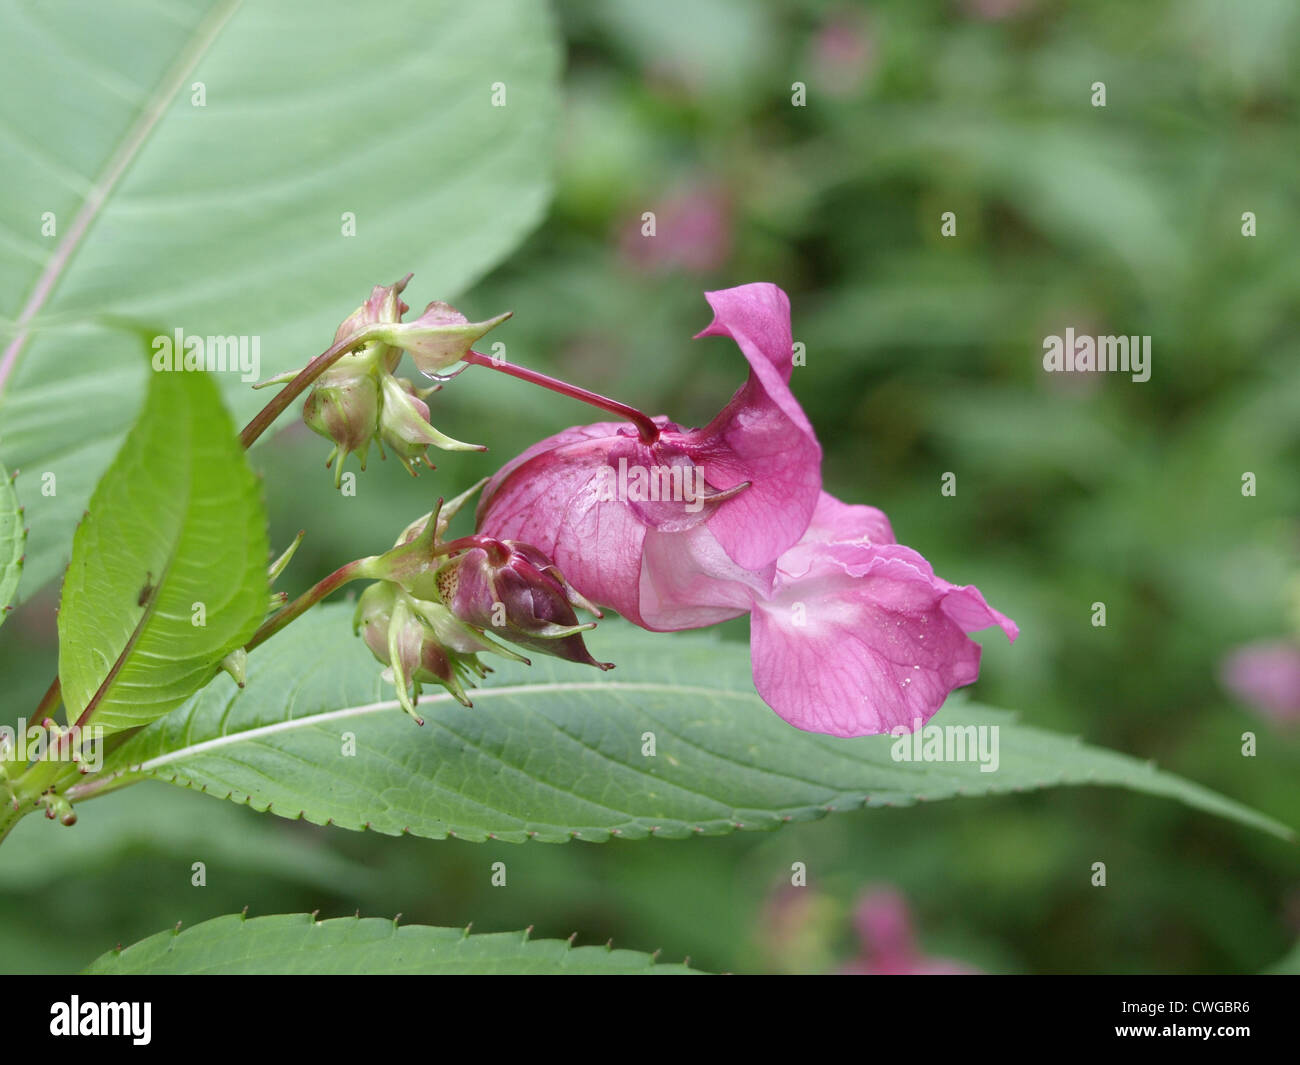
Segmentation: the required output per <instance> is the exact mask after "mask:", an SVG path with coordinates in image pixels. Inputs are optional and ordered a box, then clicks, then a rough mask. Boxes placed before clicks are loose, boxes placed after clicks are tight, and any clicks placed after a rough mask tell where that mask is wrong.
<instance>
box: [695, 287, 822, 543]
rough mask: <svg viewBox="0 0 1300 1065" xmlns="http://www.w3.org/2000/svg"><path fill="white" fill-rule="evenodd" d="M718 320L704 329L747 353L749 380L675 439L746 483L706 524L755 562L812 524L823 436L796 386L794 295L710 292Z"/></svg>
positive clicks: (718, 480)
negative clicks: (723, 404) (792, 328)
mask: <svg viewBox="0 0 1300 1065" xmlns="http://www.w3.org/2000/svg"><path fill="white" fill-rule="evenodd" d="M705 298H706V299H708V301H709V304H710V306H711V307H712V308H713V313H714V317H713V321H712V322H711V323H710V324H709V326H708V328H707V329H705V330H704V331H703V332H701V333H699V334H698V336H699V337H708V336H726V337H730V338H731V339H732V340H734V341H735V342H736V344H737V345H738V346H739V347H740V350H741V351H742V352H743V353H744V355H745V358H746V359H747V360H748V361H749V368H750V374H749V380H748V381H746V383H745V384H744V385H743V386H742V387H741V388H740V389H739V390H738V391H737V392H736V394H735V395H734V396H733V397H732V398H731V402H729V403H728V404H727V406H726V407H725V408H723V410H722V412H721V413H720V414H718V416H717V417H716V418H714V419H713V421H712V422H710V423H709V424H708V426H706V427H705V428H703V429H696V430H693V431H691V432H690V433H685V434H683V435H682V436H681V437H680V438H679V439H678V441H677V442H678V443H680V444H681V445H682V447H683V448H684V449H685V450H686V451H687V453H688V454H690V455H691V456H692V458H694V459H695V460H696V461H697V462H699V463H701V464H702V465H703V466H704V473H705V476H706V478H707V479H708V482H709V484H711V485H713V486H715V487H716V488H719V489H727V488H733V487H735V486H736V485H738V484H742V483H744V482H745V481H749V482H750V487H749V488H748V489H746V490H745V491H743V492H741V493H740V494H739V495H738V496H736V497H735V498H734V499H731V500H728V501H727V502H725V503H723V504H722V505H721V506H719V508H718V511H717V513H716V514H714V515H713V516H712V517H711V518H710V519H709V527H710V529H712V531H713V534H714V535H715V536H716V537H717V539H718V542H719V543H720V544H721V545H722V547H723V550H725V551H726V552H727V554H728V555H729V556H730V557H731V558H732V559H733V560H734V561H735V562H737V563H738V564H739V565H741V566H743V567H745V568H746V569H759V568H761V567H763V566H766V565H767V564H768V563H769V562H772V561H774V560H775V559H776V558H777V556H778V555H780V554H781V552H782V551H784V550H785V549H786V548H788V547H790V546H791V545H792V544H794V543H795V542H796V541H797V540H798V539H799V537H800V536H802V535H803V532H804V530H805V529H806V528H807V527H808V522H809V521H810V520H811V518H812V515H813V510H814V509H815V507H816V505H817V499H818V495H819V493H820V491H821V457H822V451H821V446H820V445H819V444H818V443H817V437H816V435H815V434H814V433H813V429H812V426H811V425H810V424H809V423H808V418H807V416H806V415H805V414H804V412H803V409H802V408H801V407H800V406H799V402H798V400H796V399H795V398H794V394H793V393H792V392H791V391H790V375H791V372H792V370H793V343H792V339H791V331H790V301H789V299H788V298H787V297H786V294H785V293H784V292H782V291H781V290H780V289H779V288H777V287H776V286H775V285H772V284H767V283H760V284H752V285H741V286H739V287H737V288H729V289H723V290H721V291H718V292H706V293H705Z"/></svg>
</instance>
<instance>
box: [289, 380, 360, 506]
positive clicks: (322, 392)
mask: <svg viewBox="0 0 1300 1065" xmlns="http://www.w3.org/2000/svg"><path fill="white" fill-rule="evenodd" d="M302 418H303V421H305V422H306V423H307V425H308V426H310V427H311V429H313V430H314V431H315V432H317V433H319V434H320V435H321V436H323V437H325V438H327V439H328V440H331V441H333V443H334V450H332V451H331V452H330V456H329V459H328V461H326V463H325V465H326V466H327V467H328V466H330V465H332V464H333V462H334V460H335V459H336V458H337V459H338V463H339V464H338V467H337V468H336V469H335V471H334V483H335V484H336V485H338V484H339V483H341V482H342V479H343V461H344V459H346V458H347V456H348V455H350V454H351V453H352V452H354V451H355V452H356V453H357V455H358V456H360V458H361V468H362V469H363V470H364V469H365V468H366V453H367V452H368V451H369V450H370V441H371V440H372V439H373V438H374V435H375V431H376V429H377V427H378V425H379V386H378V384H377V383H376V382H375V378H374V376H373V375H372V374H370V373H368V372H365V371H362V372H360V373H358V372H357V370H356V369H355V368H354V367H351V366H347V367H342V368H340V367H331V368H330V369H329V370H327V371H326V372H325V373H323V374H322V375H321V377H320V380H319V381H318V382H317V384H316V387H315V388H313V389H312V391H311V395H309V396H308V397H307V402H306V403H305V404H304V406H303V411H302Z"/></svg>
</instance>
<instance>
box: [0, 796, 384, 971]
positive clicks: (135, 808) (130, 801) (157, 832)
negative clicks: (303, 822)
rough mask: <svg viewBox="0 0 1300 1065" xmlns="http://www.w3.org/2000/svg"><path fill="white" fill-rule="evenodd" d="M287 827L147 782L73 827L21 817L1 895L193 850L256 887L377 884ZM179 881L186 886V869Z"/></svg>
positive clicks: (83, 815) (7, 850)
mask: <svg viewBox="0 0 1300 1065" xmlns="http://www.w3.org/2000/svg"><path fill="white" fill-rule="evenodd" d="M178 800H179V801H178ZM289 827H290V826H287V825H285V824H284V823H283V822H282V821H277V820H275V819H274V818H266V817H262V818H259V817H256V816H255V815H253V814H250V813H249V812H248V811H247V810H242V809H239V808H238V807H234V806H230V805H228V804H224V803H215V802H209V801H208V800H207V799H205V798H204V797H203V796H202V795H199V794H198V793H186V792H178V791H176V790H174V789H172V788H167V787H165V786H164V785H162V784H154V783H148V784H144V785H142V786H141V787H138V788H130V789H129V790H127V791H124V792H122V793H121V794H120V795H115V796H114V797H113V801H112V802H97V803H91V804H89V805H86V806H83V807H81V808H80V809H79V810H78V811H77V823H76V824H75V825H73V826H72V827H71V828H68V827H65V826H64V825H61V824H59V823H58V822H57V821H50V820H47V819H46V818H44V817H27V818H24V819H23V820H22V821H21V822H20V823H19V824H17V825H16V826H15V827H14V830H13V832H12V833H11V834H10V836H9V837H8V838H7V839H6V840H5V844H4V860H3V861H0V892H9V893H11V894H17V893H30V894H33V896H34V895H35V894H36V893H39V892H42V891H45V890H49V889H51V888H52V887H53V886H55V885H58V884H60V883H65V884H66V883H80V884H83V885H87V886H89V885H91V884H96V885H101V884H104V883H107V882H108V880H109V879H110V878H111V876H112V874H113V873H114V871H116V870H122V871H125V873H124V875H128V876H129V875H132V872H131V871H133V870H136V869H138V868H139V867H140V865H141V864H142V863H145V862H148V861H149V860H150V859H154V860H156V861H157V862H162V863H173V864H174V863H175V862H176V861H177V860H178V859H180V858H184V859H185V861H184V863H182V864H183V867H184V868H185V869H189V864H188V863H189V862H190V861H191V860H192V859H193V858H194V857H199V856H201V857H202V858H203V861H204V862H205V864H206V865H208V866H209V867H211V868H220V869H222V870H224V871H225V872H226V873H232V872H236V873H237V872H241V871H242V872H246V873H249V874H250V875H252V876H256V877H258V878H260V879H261V881H262V883H268V882H270V881H274V880H279V881H281V882H285V883H294V884H303V885H307V886H309V887H311V888H312V889H314V890H316V891H328V892H334V893H339V892H345V893H347V894H349V895H351V894H358V893H362V892H366V891H373V890H375V889H376V888H377V887H378V881H379V878H380V873H379V872H378V871H377V870H375V869H373V868H371V867H369V866H367V865H365V864H363V863H362V862H360V861H357V860H354V859H350V858H346V857H344V856H343V855H342V854H339V853H338V852H336V851H335V850H333V849H331V848H328V847H322V846H320V845H319V844H318V843H317V842H316V841H315V840H313V839H311V838H310V837H309V836H307V835H305V834H300V833H295V832H286V828H289ZM182 882H183V883H184V884H186V885H188V884H189V883H190V880H189V874H188V873H187V874H186V876H185V877H184V878H183V881H182ZM109 905H111V903H109ZM146 927H147V926H146ZM3 954H4V951H3V950H0V957H3Z"/></svg>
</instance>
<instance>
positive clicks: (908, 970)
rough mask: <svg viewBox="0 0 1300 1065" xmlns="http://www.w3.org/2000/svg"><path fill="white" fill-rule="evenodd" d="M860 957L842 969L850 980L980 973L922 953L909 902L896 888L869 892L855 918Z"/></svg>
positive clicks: (861, 900) (957, 962)
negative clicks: (862, 977)
mask: <svg viewBox="0 0 1300 1065" xmlns="http://www.w3.org/2000/svg"><path fill="white" fill-rule="evenodd" d="M853 925H854V928H855V930H856V931H857V933H858V941H859V943H860V947H859V950H858V956H857V957H856V958H855V959H854V960H853V961H851V962H849V963H848V964H847V965H845V966H843V967H842V968H841V969H840V972H841V973H842V974H844V975H846V976H977V975H980V970H978V969H976V968H973V967H972V966H969V965H966V964H964V963H963V962H960V961H954V960H952V959H950V958H935V957H931V956H929V955H926V954H924V953H922V951H921V949H920V947H919V946H918V945H917V943H916V940H915V936H914V934H913V932H912V922H911V916H910V914H909V912H908V906H907V900H906V899H905V898H904V897H903V895H902V893H901V892H899V891H897V890H895V889H894V888H888V887H880V888H873V889H871V890H869V891H868V892H867V893H866V894H864V895H863V896H862V898H861V899H860V900H859V902H858V905H857V908H856V910H855V911H854V914H853Z"/></svg>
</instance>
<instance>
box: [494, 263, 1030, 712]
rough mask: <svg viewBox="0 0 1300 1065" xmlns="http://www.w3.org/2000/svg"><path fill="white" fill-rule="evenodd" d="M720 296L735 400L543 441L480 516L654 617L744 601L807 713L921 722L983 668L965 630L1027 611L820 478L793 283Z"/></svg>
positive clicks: (767, 659) (656, 623)
mask: <svg viewBox="0 0 1300 1065" xmlns="http://www.w3.org/2000/svg"><path fill="white" fill-rule="evenodd" d="M707 296H708V300H709V302H710V304H711V305H712V306H713V309H714V315H715V317H714V320H713V323H712V324H711V325H710V326H709V328H708V329H706V330H704V332H703V333H701V334H700V335H701V336H715V335H724V336H730V337H732V338H733V339H734V340H735V341H736V343H737V344H738V345H739V346H740V349H741V350H742V351H743V352H744V353H745V356H746V358H747V359H748V360H749V364H750V375H749V380H748V381H747V382H746V384H745V386H744V387H743V388H741V389H740V390H739V391H738V392H737V393H736V394H735V396H733V397H732V400H731V402H730V403H728V404H727V406H726V407H725V408H724V409H723V411H722V412H721V413H720V414H719V415H718V416H717V417H716V418H714V419H713V421H712V422H710V423H709V425H708V426H707V427H706V428H704V429H694V430H685V429H682V428H680V427H679V426H677V425H675V424H674V423H672V422H670V421H668V420H667V419H666V418H656V419H653V424H650V423H649V422H648V421H644V422H643V424H642V427H641V430H640V432H638V430H637V429H634V428H631V427H629V426H626V425H623V424H622V423H609V422H605V423H599V424H596V425H588V426H581V427H578V428H573V429H568V430H565V431H564V432H562V433H559V434H558V435H556V436H553V437H551V438H550V439H548V440H544V441H542V442H541V443H540V444H537V445H535V446H534V447H532V448H529V449H528V450H527V451H525V452H524V453H523V454H522V455H520V456H519V457H518V458H516V459H515V460H514V461H512V462H510V463H508V464H507V465H506V466H505V467H504V468H503V469H502V470H501V471H500V472H499V473H498V474H497V475H496V476H495V477H494V478H493V479H492V480H491V481H490V482H489V483H488V486H487V488H486V489H485V491H484V494H483V498H482V501H481V503H480V505H479V512H478V522H479V531H480V532H481V533H483V534H486V535H487V536H491V537H495V538H498V539H503V540H522V541H524V542H526V543H531V544H534V545H536V547H537V548H539V549H540V550H541V551H542V552H543V553H544V554H545V555H547V556H549V557H550V558H552V559H553V560H554V562H555V565H556V566H558V567H559V569H560V570H561V571H562V572H563V573H564V574H565V576H566V577H567V578H568V580H569V581H570V582H571V584H572V586H573V587H574V588H575V589H576V590H577V591H578V592H579V593H580V594H581V595H583V596H585V597H586V598H587V599H588V600H590V601H592V602H594V603H598V604H600V605H602V606H609V607H612V608H613V609H615V610H617V611H619V613H621V614H623V615H624V616H625V617H627V618H628V619H629V620H631V621H633V622H635V623H636V624H637V625H640V626H642V627H643V628H647V629H653V630H659V631H673V630H679V629H694V628H701V627H703V626H705V625H712V624H715V623H717V622H719V621H724V620H727V619H729V618H735V617H740V616H742V615H744V614H746V613H748V614H750V615H751V619H750V652H751V659H752V662H753V670H754V684H755V687H756V688H757V689H758V692H759V694H760V695H761V696H762V697H763V699H764V701H765V702H767V704H768V705H769V706H771V707H772V709H773V710H775V711H776V712H777V714H778V715H780V716H781V717H782V718H784V719H785V720H786V721H788V722H789V723H790V724H792V725H794V726H795V727H796V728H799V729H803V730H805V731H810V732H821V733H826V734H829V735H832V736H863V735H873V734H879V733H885V732H892V731H894V730H896V729H900V728H901V729H904V730H906V731H912V730H913V729H915V728H916V727H918V726H919V725H920V724H922V723H923V722H925V721H927V720H928V719H929V718H930V717H931V716H932V715H933V714H934V713H935V711H937V710H938V709H939V707H940V706H941V705H943V702H944V700H945V699H946V698H947V696H948V694H949V693H950V692H951V691H952V690H953V689H954V688H958V687H961V686H962V685H965V684H970V683H973V682H974V681H975V679H976V678H977V677H978V675H979V661H980V646H979V644H977V643H975V642H974V641H973V640H971V639H970V638H969V637H968V635H967V634H968V633H971V632H975V631H977V630H979V629H983V628H986V627H988V626H990V625H999V626H1001V628H1002V630H1003V631H1004V632H1005V633H1006V634H1007V637H1008V638H1009V639H1011V640H1014V639H1015V638H1016V636H1017V635H1018V631H1019V630H1018V629H1017V628H1016V625H1015V623H1014V622H1013V621H1011V620H1010V619H1009V618H1007V617H1006V616H1005V615H1003V614H1000V613H999V612H997V611H996V610H993V609H992V608H990V607H989V605H988V604H987V603H986V602H985V601H984V597H983V596H982V595H981V594H980V592H979V590H978V589H976V588H974V587H973V586H970V585H966V586H957V585H953V584H949V583H948V582H947V581H945V580H943V579H941V578H939V577H937V576H936V575H935V573H934V570H933V569H932V568H931V566H930V564H929V563H928V562H927V561H926V560H925V559H924V558H922V557H921V556H920V555H919V554H918V553H917V552H915V551H913V550H912V549H910V548H907V547H903V546H902V545H900V544H898V543H897V542H896V541H895V539H894V534H893V530H892V529H891V528H890V524H889V520H888V519H887V518H886V517H885V515H884V514H883V513H881V512H880V511H879V510H877V509H875V508H874V507H867V506H850V505H848V504H845V503H841V502H840V501H839V500H837V499H834V498H833V497H831V496H829V495H827V494H826V493H824V492H822V491H821V472H820V465H821V448H820V446H819V445H818V444H817V440H816V437H815V436H814V435H813V431H812V427H811V426H810V425H809V424H808V419H807V418H806V417H805V416H804V413H803V411H802V409H801V408H800V407H799V404H798V403H797V402H796V400H795V398H794V396H793V394H792V393H791V391H790V387H789V381H790V375H791V370H792V351H791V348H792V344H791V332H790V310H789V301H788V300H787V299H786V296H785V293H783V292H782V291H781V290H780V289H778V288H776V287H775V286H774V285H766V284H757V285H745V286H742V287H740V288H734V289H726V290H724V291H722V292H710V293H708V294H707ZM641 417H642V418H643V419H644V416H641ZM637 474H640V475H642V477H641V480H640V481H639V480H638V478H637V476H636V475H637ZM643 482H645V483H643ZM638 485H639V487H638Z"/></svg>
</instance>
